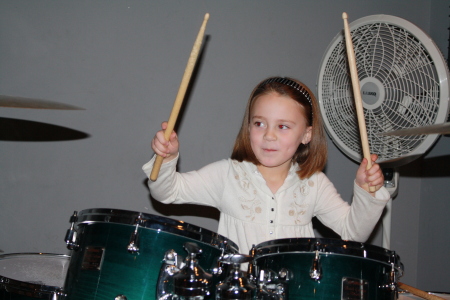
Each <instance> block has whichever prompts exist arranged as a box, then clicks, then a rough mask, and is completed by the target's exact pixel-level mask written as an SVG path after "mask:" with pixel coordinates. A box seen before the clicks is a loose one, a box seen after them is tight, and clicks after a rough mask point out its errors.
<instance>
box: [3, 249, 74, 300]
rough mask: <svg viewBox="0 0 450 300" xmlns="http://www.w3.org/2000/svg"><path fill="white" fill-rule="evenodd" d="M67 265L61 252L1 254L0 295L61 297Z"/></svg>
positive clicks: (21, 299) (19, 298)
mask: <svg viewBox="0 0 450 300" xmlns="http://www.w3.org/2000/svg"><path fill="white" fill-rule="evenodd" d="M68 266H69V256H67V255H62V254H44V253H12V254H3V255H0V299H11V300H25V299H62V296H63V293H62V290H61V289H62V287H63V285H64V280H65V278H66V273H67V268H68Z"/></svg>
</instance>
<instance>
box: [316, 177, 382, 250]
mask: <svg viewBox="0 0 450 300" xmlns="http://www.w3.org/2000/svg"><path fill="white" fill-rule="evenodd" d="M389 199H390V194H389V192H388V191H387V190H386V188H384V187H382V188H381V189H380V190H378V191H377V192H376V194H375V197H373V196H372V195H370V194H369V193H368V192H366V191H365V190H364V189H363V188H361V187H360V186H358V185H357V184H356V183H355V182H354V183H353V201H352V203H351V205H349V204H348V203H347V202H345V201H344V200H343V199H342V198H341V196H340V195H339V194H338V193H337V191H336V189H335V187H334V186H333V184H332V183H331V182H330V181H329V180H328V178H326V176H325V175H323V178H322V180H321V192H319V196H318V200H317V201H318V202H317V203H319V204H318V205H317V211H316V216H317V218H318V219H319V220H320V221H321V222H322V223H323V224H324V225H325V226H327V227H329V228H331V229H332V230H334V231H335V232H336V233H337V234H339V235H340V236H341V238H342V239H344V240H351V241H357V242H365V241H366V240H367V239H368V238H369V236H370V234H371V233H372V231H373V229H374V227H375V225H376V224H377V222H378V220H379V219H380V217H381V214H382V213H383V209H384V207H385V206H386V204H387V202H388V201H389Z"/></svg>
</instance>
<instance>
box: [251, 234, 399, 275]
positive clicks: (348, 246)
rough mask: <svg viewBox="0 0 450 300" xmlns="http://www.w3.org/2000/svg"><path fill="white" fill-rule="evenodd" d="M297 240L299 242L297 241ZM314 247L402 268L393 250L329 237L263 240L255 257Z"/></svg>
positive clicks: (300, 250)
mask: <svg viewBox="0 0 450 300" xmlns="http://www.w3.org/2000/svg"><path fill="white" fill-rule="evenodd" d="M299 241H300V242H301V243H298V242H299ZM316 245H317V246H316ZM343 245H345V247H344V248H340V251H339V252H337V251H336V249H337V247H338V246H343ZM321 247H324V248H321ZM316 249H317V250H319V253H320V254H327V255H349V256H354V257H360V258H365V259H370V260H374V261H379V262H383V263H386V264H389V265H391V264H393V265H394V267H395V268H396V269H398V270H403V265H402V264H401V262H400V257H399V256H398V255H397V254H396V253H395V251H391V250H388V249H385V248H382V247H378V246H375V245H368V244H365V243H361V242H354V241H348V240H340V239H331V238H286V239H276V240H270V241H265V242H262V243H259V244H257V245H256V246H255V250H256V251H255V259H258V257H263V256H270V255H275V254H280V253H283V254H286V253H312V252H314V251H315V250H316ZM323 250H325V251H323ZM333 250H334V251H333Z"/></svg>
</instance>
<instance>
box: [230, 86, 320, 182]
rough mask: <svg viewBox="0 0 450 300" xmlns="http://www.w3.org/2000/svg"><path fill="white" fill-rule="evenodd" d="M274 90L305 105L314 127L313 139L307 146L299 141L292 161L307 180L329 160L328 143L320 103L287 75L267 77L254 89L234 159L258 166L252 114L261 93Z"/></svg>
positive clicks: (233, 154)
mask: <svg viewBox="0 0 450 300" xmlns="http://www.w3.org/2000/svg"><path fill="white" fill-rule="evenodd" d="M273 92H275V93H278V94H279V95H283V96H288V97H289V98H291V99H293V100H294V101H296V102H298V103H299V104H300V105H301V106H302V107H303V108H304V114H305V117H306V119H307V122H308V126H312V132H311V141H310V142H309V143H308V144H306V145H305V144H300V146H299V147H298V149H297V151H296V152H295V154H294V156H293V157H292V161H296V162H297V163H298V164H299V166H300V170H299V171H298V172H297V174H298V176H299V177H300V179H304V178H308V177H310V176H312V175H313V174H314V173H316V172H320V171H322V170H323V168H324V167H325V164H326V160H327V142H326V138H325V133H324V128H323V124H322V118H321V115H320V110H319V106H318V104H317V101H316V98H315V97H314V94H313V93H312V92H311V90H310V89H309V88H308V87H307V86H306V85H305V84H303V83H302V82H300V81H298V80H296V79H292V78H288V77H286V78H281V77H271V78H268V79H265V80H263V81H261V82H260V83H259V84H258V85H257V86H256V87H255V88H254V89H253V91H252V93H251V94H250V98H249V100H248V103H247V107H246V109H245V115H244V119H243V120H242V126H241V129H240V131H239V133H238V135H237V137H236V141H235V143H234V147H233V153H232V154H231V159H235V160H237V161H240V162H242V161H248V162H251V163H254V164H255V165H259V162H258V160H257V158H256V156H255V154H254V153H253V150H252V148H251V145H250V131H249V125H250V113H251V111H252V108H253V105H254V103H255V102H256V100H257V99H258V97H259V96H261V95H265V94H269V93H273Z"/></svg>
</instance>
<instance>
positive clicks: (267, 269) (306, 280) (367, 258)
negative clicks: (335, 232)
mask: <svg viewBox="0 0 450 300" xmlns="http://www.w3.org/2000/svg"><path fill="white" fill-rule="evenodd" d="M253 252H254V266H253V267H254V271H253V272H254V275H255V277H256V278H259V280H260V283H261V284H262V285H263V286H264V289H265V290H266V292H269V293H278V294H280V293H283V295H284V297H286V298H287V299H302V300H303V299H326V300H333V299H336V300H341V299H346V300H361V299H364V300H376V299H383V300H386V299H391V300H394V299H397V292H396V291H395V288H394V289H392V287H395V284H396V282H397V281H396V280H397V279H398V278H399V277H400V276H401V275H402V274H403V266H402V264H401V263H400V259H399V257H398V256H397V255H396V254H395V252H393V251H389V250H386V249H384V248H380V247H377V246H371V245H366V244H363V243H357V242H349V241H342V240H337V239H319V238H292V239H279V240H272V241H267V242H264V243H261V244H258V245H256V246H255V248H254V249H253ZM261 281H262V282H261ZM271 289H272V290H271Z"/></svg>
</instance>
